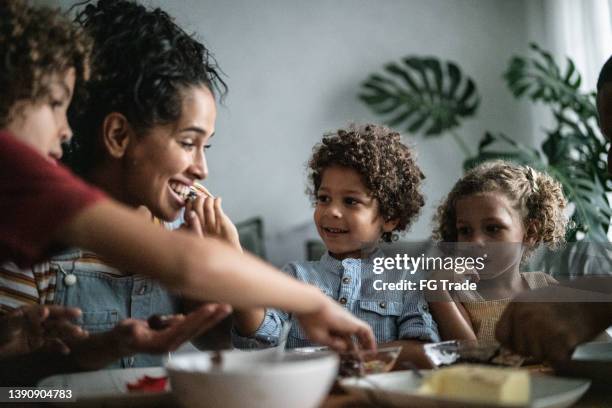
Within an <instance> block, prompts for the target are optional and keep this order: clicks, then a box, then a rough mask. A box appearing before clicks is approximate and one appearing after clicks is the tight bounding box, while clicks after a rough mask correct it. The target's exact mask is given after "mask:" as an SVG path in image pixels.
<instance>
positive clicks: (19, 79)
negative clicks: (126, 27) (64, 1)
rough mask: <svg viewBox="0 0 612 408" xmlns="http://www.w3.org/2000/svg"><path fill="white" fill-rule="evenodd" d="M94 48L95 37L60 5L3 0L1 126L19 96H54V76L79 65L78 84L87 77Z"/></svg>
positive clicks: (0, 21)
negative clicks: (51, 80) (55, 7)
mask: <svg viewBox="0 0 612 408" xmlns="http://www.w3.org/2000/svg"><path fill="white" fill-rule="evenodd" d="M90 51H91V42H90V40H89V38H88V37H87V36H86V35H85V34H84V33H83V31H82V30H81V29H79V28H78V27H76V26H75V25H74V24H73V23H72V22H71V21H70V20H69V19H67V18H66V17H64V16H63V15H62V14H61V13H60V12H59V11H58V10H53V9H49V8H46V7H33V6H31V5H29V4H28V2H26V1H25V0H3V1H2V2H0V94H1V95H2V98H0V128H2V127H4V126H6V125H7V123H8V122H9V121H10V120H11V119H12V118H11V117H9V116H12V115H13V114H14V113H15V112H12V108H13V107H14V105H15V103H16V102H17V101H30V102H34V103H36V102H38V101H40V100H43V99H45V98H48V97H49V92H50V91H49V88H48V80H49V77H50V76H52V75H54V74H62V73H64V72H65V71H66V70H68V69H69V68H75V70H76V78H77V83H78V82H80V81H83V80H85V79H87V76H88V72H89V54H90Z"/></svg>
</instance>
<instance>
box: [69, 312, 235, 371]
mask: <svg viewBox="0 0 612 408" xmlns="http://www.w3.org/2000/svg"><path fill="white" fill-rule="evenodd" d="M231 310H232V308H231V307H230V306H229V305H225V304H218V303H208V304H204V305H202V306H200V307H198V308H196V309H195V310H193V311H192V312H190V313H189V314H187V315H182V314H179V315H171V316H162V317H159V316H158V317H157V318H155V319H153V318H150V319H149V320H148V321H147V320H139V319H125V320H122V321H121V322H119V324H117V326H115V327H114V328H113V329H112V330H111V331H108V332H105V333H101V334H99V335H95V336H92V338H91V339H89V340H85V341H82V342H80V343H79V344H78V345H75V346H74V348H75V353H74V354H75V359H76V362H77V365H78V366H79V367H80V368H81V369H86V370H98V369H100V368H102V367H104V366H106V365H108V364H109V363H111V362H113V361H114V360H116V359H118V358H122V357H125V356H131V355H134V354H138V353H149V354H162V353H167V352H169V351H174V350H176V349H177V348H178V347H180V346H181V345H182V344H183V343H185V342H187V341H189V340H191V339H193V338H195V337H197V336H199V335H200V334H202V333H204V332H205V331H207V330H208V329H210V328H211V327H213V326H214V325H216V324H217V323H219V322H220V321H221V320H223V319H224V318H225V317H226V316H227V315H228V314H229V313H230V312H231ZM151 326H153V327H151Z"/></svg>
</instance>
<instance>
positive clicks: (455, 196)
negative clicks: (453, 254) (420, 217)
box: [433, 160, 568, 259]
mask: <svg viewBox="0 0 612 408" xmlns="http://www.w3.org/2000/svg"><path fill="white" fill-rule="evenodd" d="M490 192H492V193H495V192H499V193H502V194H504V195H505V196H506V197H508V198H509V199H510V200H511V201H512V202H513V203H514V206H515V209H516V210H517V211H518V212H519V214H520V215H521V217H522V221H523V226H524V227H527V226H528V225H529V224H531V223H533V224H534V225H535V237H534V238H535V245H534V246H537V245H539V244H545V245H546V246H547V247H549V248H551V249H554V248H557V247H558V246H559V245H561V244H563V243H564V242H565V234H566V232H567V224H568V219H567V217H566V215H565V214H564V211H563V210H564V209H565V207H566V206H567V200H566V199H565V196H564V195H563V187H562V186H561V184H560V183H559V182H558V181H556V180H555V179H553V178H552V177H551V176H549V175H548V174H546V173H543V172H540V171H537V170H534V169H533V168H531V167H529V166H522V165H519V164H515V163H511V162H508V161H503V160H493V161H489V162H485V163H482V164H480V165H479V166H476V167H474V168H473V169H471V170H469V171H468V172H467V173H466V174H465V175H464V176H463V177H462V178H461V179H459V181H457V183H456V184H455V186H454V187H453V189H452V190H451V192H450V193H449V194H448V196H447V197H446V199H444V201H443V202H442V204H441V205H440V206H439V207H438V210H437V212H436V215H435V216H434V231H433V238H434V239H436V240H440V241H443V242H457V228H456V221H457V214H456V205H457V201H458V200H459V199H461V198H463V197H467V196H470V195H473V194H479V193H490ZM525 252H526V253H525V254H524V256H523V259H526V258H527V257H528V255H529V252H530V251H529V250H527V251H525Z"/></svg>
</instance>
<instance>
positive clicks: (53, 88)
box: [6, 68, 76, 161]
mask: <svg viewBox="0 0 612 408" xmlns="http://www.w3.org/2000/svg"><path fill="white" fill-rule="evenodd" d="M75 79H76V72H75V70H74V68H70V69H68V70H67V71H66V72H64V73H62V74H53V75H51V76H49V77H48V81H49V83H48V91H47V92H48V96H45V97H44V98H42V99H41V100H39V101H37V102H35V103H33V102H30V101H27V102H23V101H22V102H17V103H15V105H14V106H13V108H12V109H11V113H9V115H10V116H11V119H10V121H9V123H8V124H7V126H6V128H7V130H8V131H9V132H11V133H12V134H13V135H14V136H15V137H16V138H18V139H19V140H21V141H22V142H24V143H26V144H27V145H29V146H30V147H32V148H34V150H36V151H38V152H39V153H40V154H42V155H43V156H45V157H48V158H49V159H50V160H54V161H55V160H59V159H60V158H61V157H62V143H64V142H67V141H68V140H70V138H71V137H72V131H71V130H70V126H69V125H68V119H67V117H66V112H67V110H68V106H69V105H70V100H71V99H72V92H73V91H74V81H75Z"/></svg>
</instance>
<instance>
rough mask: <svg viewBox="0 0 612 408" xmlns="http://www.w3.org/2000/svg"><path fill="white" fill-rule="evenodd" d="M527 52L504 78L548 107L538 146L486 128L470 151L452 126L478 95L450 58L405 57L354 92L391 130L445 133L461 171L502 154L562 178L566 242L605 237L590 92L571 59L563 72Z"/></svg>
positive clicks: (534, 51)
mask: <svg viewBox="0 0 612 408" xmlns="http://www.w3.org/2000/svg"><path fill="white" fill-rule="evenodd" d="M530 49H531V55H530V56H529V57H518V56H517V57H513V58H512V59H511V60H510V63H509V66H508V69H507V70H506V72H505V73H504V75H503V78H504V80H505V81H506V84H507V85H508V87H509V89H510V91H511V92H512V94H513V95H514V96H515V97H516V98H519V99H520V98H527V99H529V100H531V101H532V102H535V103H542V104H544V105H546V106H548V107H549V108H550V109H551V111H552V113H553V116H554V125H553V127H552V128H550V129H547V130H545V133H546V135H545V138H544V142H543V143H542V144H541V146H540V147H539V149H538V148H535V147H532V146H526V145H524V144H522V143H520V142H518V141H517V140H515V139H514V138H512V137H510V136H508V135H505V134H503V133H499V132H491V131H486V132H485V133H484V136H483V138H482V139H481V141H480V143H479V145H478V148H477V150H476V151H475V152H472V151H470V148H469V147H468V146H467V145H466V144H465V142H464V141H463V140H462V139H461V136H460V135H459V133H458V132H457V130H458V129H459V128H460V127H461V123H462V121H464V120H465V119H467V118H470V117H473V116H475V115H476V114H477V111H478V106H479V103H480V97H479V95H478V91H477V88H476V84H475V82H474V80H473V79H471V78H469V77H468V76H466V75H465V74H463V72H462V71H461V69H460V68H459V67H458V65H457V64H456V63H453V62H441V61H440V60H438V59H435V58H431V57H425V58H423V57H416V56H410V57H406V58H403V59H402V60H401V61H400V62H392V63H389V64H387V65H385V66H384V70H383V71H382V72H381V73H376V74H372V75H370V76H369V78H368V79H367V80H366V81H364V82H363V84H362V87H361V92H360V94H359V98H360V100H362V101H363V102H364V103H365V104H366V105H367V106H368V107H370V108H371V109H372V111H373V112H374V113H376V114H379V115H381V116H382V117H383V120H384V121H385V122H386V123H387V124H388V125H389V126H392V127H397V128H400V129H404V130H406V131H408V132H410V133H423V134H424V137H433V136H441V135H445V134H450V135H451V136H452V137H453V138H454V139H455V140H456V141H457V143H458V145H459V148H460V149H461V150H462V151H463V153H464V155H465V156H466V159H465V161H464V168H465V169H469V168H471V167H473V166H475V165H476V164H478V163H480V162H482V161H485V160H490V159H496V158H503V159H507V160H512V161H515V162H519V163H522V164H529V165H530V166H532V167H534V168H536V169H539V170H543V171H546V172H548V173H549V174H551V175H552V176H554V177H555V178H556V179H557V180H559V181H560V182H561V184H562V185H563V188H564V192H565V194H566V196H567V198H568V200H569V201H570V202H571V203H572V204H573V205H572V208H573V214H572V225H573V228H571V229H570V231H569V233H568V237H567V238H568V240H570V241H574V240H576V239H582V238H585V239H588V240H592V241H599V242H603V241H606V240H607V231H608V228H609V226H610V218H611V217H612V211H610V205H609V201H608V195H607V193H608V192H610V191H612V186H611V185H610V182H609V181H607V175H606V168H607V167H606V152H607V142H606V141H605V139H604V138H603V137H602V135H601V133H600V131H599V128H598V126H597V110H596V106H595V94H594V93H593V92H589V93H584V92H582V91H580V89H579V88H580V83H581V76H580V73H579V72H578V71H577V70H576V68H575V65H574V63H573V62H572V60H571V59H568V60H567V62H566V64H565V65H566V66H565V68H564V69H561V67H560V65H559V64H558V63H557V62H556V61H555V60H554V58H553V57H552V56H551V55H550V54H549V53H548V52H546V51H544V50H542V49H541V48H540V47H538V46H537V45H535V44H531V45H530Z"/></svg>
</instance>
